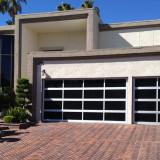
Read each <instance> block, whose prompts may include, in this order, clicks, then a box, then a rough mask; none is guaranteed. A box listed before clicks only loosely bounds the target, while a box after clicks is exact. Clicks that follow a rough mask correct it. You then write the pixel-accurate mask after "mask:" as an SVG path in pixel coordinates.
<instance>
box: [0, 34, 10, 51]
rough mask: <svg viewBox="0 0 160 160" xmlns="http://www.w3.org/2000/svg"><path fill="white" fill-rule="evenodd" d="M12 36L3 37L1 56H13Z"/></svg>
mask: <svg viewBox="0 0 160 160" xmlns="http://www.w3.org/2000/svg"><path fill="white" fill-rule="evenodd" d="M12 41H13V39H12V36H2V53H1V54H11V53H12Z"/></svg>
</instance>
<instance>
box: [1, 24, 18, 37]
mask: <svg viewBox="0 0 160 160" xmlns="http://www.w3.org/2000/svg"><path fill="white" fill-rule="evenodd" d="M14 32H15V25H9V26H0V35H13V34H14Z"/></svg>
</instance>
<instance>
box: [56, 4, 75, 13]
mask: <svg viewBox="0 0 160 160" xmlns="http://www.w3.org/2000/svg"><path fill="white" fill-rule="evenodd" d="M56 9H57V10H58V11H66V10H74V7H71V5H70V4H68V3H62V4H61V5H59V6H57V8H56Z"/></svg>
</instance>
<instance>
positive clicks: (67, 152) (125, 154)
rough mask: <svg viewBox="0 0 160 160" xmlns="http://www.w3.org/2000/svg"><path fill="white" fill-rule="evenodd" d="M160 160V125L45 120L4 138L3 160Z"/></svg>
mask: <svg viewBox="0 0 160 160" xmlns="http://www.w3.org/2000/svg"><path fill="white" fill-rule="evenodd" d="M1 159H6V160H10V159H12V160H14V159H15V160H16V159H17V160H22V159H30V160H35V159H47V160H51V159H53V160H54V159H55V160H92V159H93V160H101V159H103V160H129V159H135V160H137V159H139V160H156V159H157V160H159V159H160V126H148V125H119V124H95V123H93V124H92V123H90V124H89V123H42V124H39V125H38V126H33V127H30V128H28V129H26V130H20V131H18V132H16V133H15V135H12V136H8V137H4V138H3V139H2V141H0V160H1Z"/></svg>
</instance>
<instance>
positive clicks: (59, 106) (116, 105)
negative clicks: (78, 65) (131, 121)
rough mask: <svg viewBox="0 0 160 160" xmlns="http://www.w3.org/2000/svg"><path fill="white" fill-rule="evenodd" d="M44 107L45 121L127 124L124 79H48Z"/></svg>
mask: <svg viewBox="0 0 160 160" xmlns="http://www.w3.org/2000/svg"><path fill="white" fill-rule="evenodd" d="M48 83H49V84H48ZM54 83H55V84H54ZM46 87H47V88H46ZM43 108H44V111H43V120H46V121H54V120H60V121H63V120H64V121H66V120H73V121H74V120H78V121H104V122H105V121H109V122H111V121H120V122H126V119H125V115H126V79H119V80H116V79H113V80H111V79H107V80H105V79H95V80H93V79H91V80H89V79H87V80H63V81H62V80H50V81H49V80H47V81H45V85H44V107H43ZM112 112H113V113H112ZM107 113H108V118H106V117H105V116H106V114H107ZM56 114H57V115H56ZM123 116H124V117H123ZM109 117H110V118H109ZM120 117H121V118H120Z"/></svg>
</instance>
